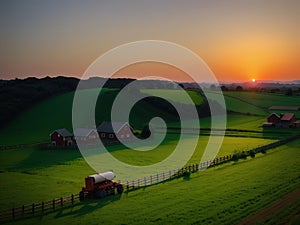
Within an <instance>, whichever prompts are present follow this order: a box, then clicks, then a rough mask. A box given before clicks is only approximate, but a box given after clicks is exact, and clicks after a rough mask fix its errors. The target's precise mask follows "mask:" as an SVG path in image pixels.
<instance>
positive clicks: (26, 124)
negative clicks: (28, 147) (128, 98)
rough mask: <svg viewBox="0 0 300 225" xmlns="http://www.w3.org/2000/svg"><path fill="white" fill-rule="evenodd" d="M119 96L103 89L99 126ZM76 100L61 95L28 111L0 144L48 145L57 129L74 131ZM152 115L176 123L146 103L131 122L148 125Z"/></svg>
mask: <svg viewBox="0 0 300 225" xmlns="http://www.w3.org/2000/svg"><path fill="white" fill-rule="evenodd" d="M81 92H83V95H84V96H85V97H86V98H87V99H88V97H89V95H92V94H94V93H95V92H96V93H97V90H96V89H92V90H81ZM117 94H118V91H117V90H114V89H103V90H102V91H101V95H100V100H99V102H98V103H97V107H96V116H95V117H96V122H97V124H100V123H101V122H102V121H105V120H110V110H108V109H109V108H110V107H111V105H112V102H113V100H114V98H115V97H116V95H117ZM73 97H74V92H70V93H66V94H62V95H58V96H55V97H53V98H50V99H48V100H46V101H44V102H42V103H40V104H38V105H36V106H34V107H33V108H31V109H29V110H27V111H25V112H24V113H23V114H22V115H20V116H19V117H18V118H17V119H16V120H14V121H13V122H12V123H11V124H10V125H9V126H8V127H6V128H4V129H2V130H0V144H1V145H9V144H22V143H37V142H45V141H46V142H47V141H49V134H50V133H51V132H52V131H53V130H55V129H58V128H63V127H65V128H67V129H69V130H70V131H72V103H73ZM100 103H101V104H100ZM103 105H104V106H105V107H103ZM82 113H83V116H84V113H85V109H84V108H82ZM87 113H88V112H87ZM140 115H143V116H140ZM152 116H161V117H163V118H164V119H165V120H166V121H168V120H174V118H173V116H171V115H169V114H168V113H165V112H163V111H162V110H160V109H158V108H155V107H153V106H151V105H149V104H145V103H141V104H140V105H139V107H135V110H133V111H132V113H131V118H130V119H131V122H132V124H133V126H135V125H140V124H144V123H145V122H146V121H147V120H148V119H149V118H151V117H152Z"/></svg>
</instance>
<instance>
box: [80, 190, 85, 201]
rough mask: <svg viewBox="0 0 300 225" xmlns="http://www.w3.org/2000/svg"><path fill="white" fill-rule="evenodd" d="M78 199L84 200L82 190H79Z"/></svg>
mask: <svg viewBox="0 0 300 225" xmlns="http://www.w3.org/2000/svg"><path fill="white" fill-rule="evenodd" d="M79 200H80V201H83V200H84V192H83V191H81V192H79Z"/></svg>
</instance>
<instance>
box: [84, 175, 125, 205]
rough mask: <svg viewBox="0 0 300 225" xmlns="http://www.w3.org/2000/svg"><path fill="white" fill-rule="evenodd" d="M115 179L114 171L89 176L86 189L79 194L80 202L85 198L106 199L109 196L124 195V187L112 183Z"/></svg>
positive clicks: (117, 183) (86, 180)
mask: <svg viewBox="0 0 300 225" xmlns="http://www.w3.org/2000/svg"><path fill="white" fill-rule="evenodd" d="M114 178H115V174H114V172H113V171H108V172H105V173H97V174H94V175H89V176H87V177H86V178H85V187H82V190H81V191H80V192H79V199H80V201H82V200H84V199H85V198H105V197H106V196H108V195H114V194H115V191H117V193H118V194H122V193H123V190H124V188H123V185H122V184H121V183H120V182H114V181H112V180H113V179H114Z"/></svg>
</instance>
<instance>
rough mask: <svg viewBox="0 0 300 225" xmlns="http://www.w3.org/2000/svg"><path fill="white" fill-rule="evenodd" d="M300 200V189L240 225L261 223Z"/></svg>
mask: <svg viewBox="0 0 300 225" xmlns="http://www.w3.org/2000/svg"><path fill="white" fill-rule="evenodd" d="M299 200H300V189H298V190H295V191H293V192H291V193H289V194H287V195H286V196H284V197H283V198H281V199H280V200H278V201H276V202H273V203H272V204H271V205H269V206H267V207H266V208H264V209H262V210H260V211H259V212H258V213H256V214H255V215H253V216H250V217H248V218H246V219H245V220H243V221H241V222H240V223H239V225H250V224H255V223H257V222H258V221H261V220H263V219H265V218H266V217H268V216H271V215H273V214H276V213H277V212H278V211H279V210H281V209H283V208H284V207H286V206H287V205H289V204H290V203H292V202H294V201H299Z"/></svg>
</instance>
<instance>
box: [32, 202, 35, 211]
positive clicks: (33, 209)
mask: <svg viewBox="0 0 300 225" xmlns="http://www.w3.org/2000/svg"><path fill="white" fill-rule="evenodd" d="M34 207H35V205H34V203H33V204H32V209H31V211H32V213H34Z"/></svg>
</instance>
